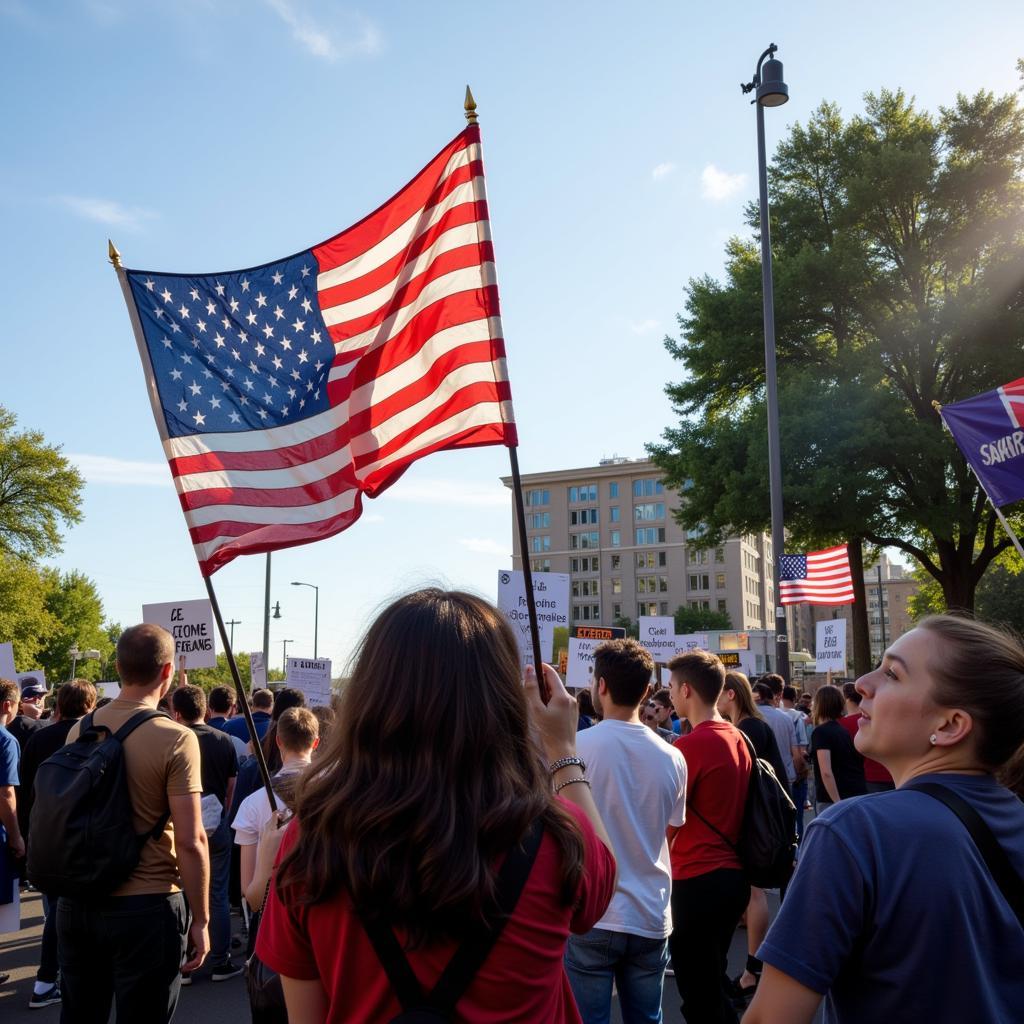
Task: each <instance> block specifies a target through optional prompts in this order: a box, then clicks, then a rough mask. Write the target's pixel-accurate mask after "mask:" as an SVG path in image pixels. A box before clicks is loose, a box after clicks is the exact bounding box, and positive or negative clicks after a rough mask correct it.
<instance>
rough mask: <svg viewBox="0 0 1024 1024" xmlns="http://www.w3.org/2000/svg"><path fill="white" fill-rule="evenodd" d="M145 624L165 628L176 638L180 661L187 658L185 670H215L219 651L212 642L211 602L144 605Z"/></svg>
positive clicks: (177, 654) (143, 616)
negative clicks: (181, 658) (149, 623)
mask: <svg viewBox="0 0 1024 1024" xmlns="http://www.w3.org/2000/svg"><path fill="white" fill-rule="evenodd" d="M142 621H143V622H151V623H153V624H154V625H156V626H163V627H164V629H166V630H167V632H168V633H170V634H171V636H173V637H174V651H175V654H176V656H177V657H176V658H175V668H177V658H180V657H182V656H184V658H185V668H186V669H189V668H216V667H217V649H216V647H215V646H214V641H213V608H211V606H210V602H209V601H203V600H200V601H170V602H167V603H165V604H144V605H143V606H142Z"/></svg>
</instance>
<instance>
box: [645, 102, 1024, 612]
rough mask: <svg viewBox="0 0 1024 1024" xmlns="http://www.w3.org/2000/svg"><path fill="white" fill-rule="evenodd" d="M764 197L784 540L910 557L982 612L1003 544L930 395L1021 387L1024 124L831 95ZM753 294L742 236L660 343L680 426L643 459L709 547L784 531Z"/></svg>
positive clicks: (965, 111) (1022, 115) (1010, 117)
mask: <svg viewBox="0 0 1024 1024" xmlns="http://www.w3.org/2000/svg"><path fill="white" fill-rule="evenodd" d="M770 196H771V214H772V251H773V260H774V271H775V282H776V293H775V308H776V320H777V344H778V366H779V405H780V419H781V425H780V439H781V446H782V472H783V496H784V502H785V511H786V528H787V530H788V531H789V533H790V535H791V543H792V544H793V546H794V548H796V549H800V548H806V547H813V546H819V545H825V544H828V543H835V542H839V541H844V540H851V541H852V542H853V547H854V549H855V554H857V555H859V554H860V545H861V543H862V542H864V541H866V542H868V543H870V544H872V545H875V546H878V547H890V546H891V547H897V548H900V549H902V550H903V551H906V552H907V553H908V554H910V555H911V556H912V557H913V558H915V559H916V560H917V562H918V563H919V564H920V565H921V566H922V568H923V569H924V570H925V571H926V572H927V573H928V574H929V575H930V576H931V577H932V578H933V579H934V580H935V581H936V582H937V583H938V584H939V586H940V587H941V588H942V592H943V596H944V599H945V602H946V604H947V605H948V606H950V607H962V608H971V607H973V604H974V595H975V589H976V587H977V584H978V581H979V579H980V578H981V576H982V575H983V573H984V572H985V570H986V569H987V568H988V566H989V565H990V564H991V562H992V560H993V559H994V558H996V557H997V556H998V555H999V554H1000V552H1002V551H1003V550H1004V549H1005V548H1006V547H1007V545H1008V544H1009V541H1008V539H1007V538H1006V537H1005V536H1004V535H1003V534H1002V531H1001V530H1000V528H999V527H998V523H997V520H996V517H995V515H994V514H993V512H992V509H991V507H990V506H988V505H987V504H986V501H985V496H984V494H983V493H982V492H981V491H980V489H979V487H978V485H977V482H976V480H975V479H974V477H973V475H972V474H971V473H970V471H969V470H968V468H967V466H966V464H965V462H964V460H963V458H962V457H961V456H960V454H959V452H958V451H957V449H956V447H955V445H954V444H953V442H952V440H951V439H950V438H949V437H948V435H947V434H946V433H945V432H944V431H943V428H942V425H941V421H940V419H939V416H938V414H937V412H936V410H935V408H934V406H933V402H939V403H941V404H945V403H947V402H953V401H957V400H960V399H962V398H966V397H968V396H970V395H973V394H976V393H978V392H980V391H984V390H986V389H989V388H993V387H995V386H997V385H999V384H1001V383H1004V382H1005V381H1007V380H1012V379H1014V378H1016V377H1019V376H1020V375H1021V358H1022V354H1024V276H1022V274H1021V272H1020V268H1021V266H1022V265H1024V112H1022V110H1021V108H1020V106H1019V104H1018V101H1017V98H1016V97H1015V96H1004V97H996V96H994V95H993V94H992V93H989V92H979V93H978V94H976V95H974V96H971V97H967V96H963V95H961V96H958V97H957V100H956V102H955V104H953V105H952V106H951V107H949V108H942V109H941V110H940V111H939V113H938V114H936V115H932V114H929V113H927V112H924V111H920V110H918V109H917V108H916V106H915V104H914V102H913V100H912V99H910V98H908V97H907V96H906V95H905V94H904V93H903V92H902V91H894V92H890V91H883V92H881V93H879V94H877V95H873V94H869V95H868V96H866V98H865V111H864V113H863V114H861V115H857V116H855V117H852V118H850V119H844V117H843V116H842V114H841V113H840V111H839V109H838V108H837V107H836V106H835V105H833V104H829V103H823V104H822V105H821V106H820V107H819V108H818V109H817V111H816V112H815V113H814V115H813V116H812V117H811V119H810V121H809V122H808V123H807V124H806V125H801V124H797V125H796V126H794V127H793V128H792V129H791V130H790V132H789V134H788V136H787V137H786V138H785V139H784V140H783V142H782V143H781V144H780V145H779V147H778V150H777V152H776V155H775V159H774V162H773V166H772V168H771V177H770ZM747 218H748V223H749V224H750V226H751V227H752V228H755V229H756V226H757V218H758V210H757V207H756V205H751V206H750V207H748V211H747ZM761 299H762V289H761V270H760V254H759V243H758V241H757V240H756V238H755V239H752V240H741V239H733V240H732V241H731V242H730V243H729V245H728V247H727V250H726V279H725V281H724V282H719V281H716V280H713V279H712V278H710V277H703V278H700V279H696V280H691V281H690V282H689V286H688V289H687V297H686V306H685V312H684V313H683V314H681V315H680V316H679V326H680V332H681V337H680V338H679V339H671V338H670V339H667V340H666V344H667V347H668V349H669V351H670V352H671V354H672V355H673V356H674V357H675V358H676V359H678V360H679V361H680V362H681V364H682V367H683V370H684V379H683V380H682V381H681V382H680V383H678V384H671V385H669V387H668V388H667V392H668V394H669V396H670V397H671V399H672V402H673V406H674V409H675V412H676V413H677V414H678V416H679V417H680V421H679V423H678V424H676V425H674V426H672V427H670V428H669V429H667V430H666V431H665V433H664V437H663V441H662V442H661V443H658V444H652V445H649V446H648V447H649V451H650V453H651V455H652V457H653V458H654V459H655V461H656V462H657V463H658V464H659V465H660V466H661V468H662V470H663V471H664V473H665V477H666V480H667V481H668V482H669V483H671V484H673V485H674V486H676V487H678V488H680V489H681V490H684V491H685V496H686V501H685V502H684V503H683V505H682V508H681V509H680V510H679V513H678V517H679V520H680V522H681V523H682V524H683V525H684V526H685V527H686V528H688V529H691V530H692V529H697V530H701V531H703V533H704V539H705V540H706V541H707V542H709V543H714V542H716V541H718V540H720V539H721V538H722V537H723V536H725V535H728V534H729V533H732V532H751V531H756V530H760V529H763V528H765V527H766V526H767V524H768V523H769V521H770V513H769V502H768V481H767V432H766V427H765V422H766V416H765V405H764V342H763V321H762V313H761ZM865 628H866V623H865Z"/></svg>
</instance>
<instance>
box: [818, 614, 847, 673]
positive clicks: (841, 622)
mask: <svg viewBox="0 0 1024 1024" xmlns="http://www.w3.org/2000/svg"><path fill="white" fill-rule="evenodd" d="M814 650H815V661H816V662H817V666H816V667H817V669H818V671H819V672H829V671H831V672H839V673H843V672H845V671H846V619H825V620H824V621H822V622H819V623H818V624H817V627H816V630H815V645H814Z"/></svg>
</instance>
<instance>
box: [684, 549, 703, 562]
mask: <svg viewBox="0 0 1024 1024" xmlns="http://www.w3.org/2000/svg"><path fill="white" fill-rule="evenodd" d="M686 559H687V561H688V562H689V563H690V565H707V564H708V552H707V551H705V550H704V549H703V548H687V549H686Z"/></svg>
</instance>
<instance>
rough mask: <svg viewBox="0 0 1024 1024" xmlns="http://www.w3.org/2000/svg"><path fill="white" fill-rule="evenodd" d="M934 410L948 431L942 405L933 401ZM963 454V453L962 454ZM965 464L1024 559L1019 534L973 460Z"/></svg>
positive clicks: (951, 432) (966, 460) (1023, 548)
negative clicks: (990, 492)
mask: <svg viewBox="0 0 1024 1024" xmlns="http://www.w3.org/2000/svg"><path fill="white" fill-rule="evenodd" d="M932 408H933V409H934V410H935V411H936V412H937V413H938V414H939V419H940V420H942V425H943V426H944V427H945V428H946V430H949V424H948V423H947V422H946V417H945V416H943V415H942V405H941V403H940V402H937V401H935V400H933V401H932ZM949 433H950V435H951V436H952V434H953V431H952V430H949ZM953 440H954V442H955V441H956V438H955V437H954V438H953ZM961 454H963V453H962V452H961ZM964 462H966V463H967V468H968V469H969V470H970V471H971V472H972V473H973V474H974V479H975V480H977V481H978V486H979V487H980V488H981V492H982V494H984V495H985V497H986V498H988V503H989V504H990V505H991V506H992V508H993V509H994V510H995V513H996V515H997V516H998V517H999V522H1000V523H1002V524H1003V529H1004V530H1005V531H1006V534H1007V536H1008V537H1009V538H1010V540H1011V541H1013V546H1014V547H1015V548H1016V549H1017V554H1018V555H1020V557H1021V558H1024V547H1021V543H1020V540H1019V539H1018V538H1017V534H1015V533H1014V532H1013V528H1012V527H1011V526H1010V524H1009V523H1008V522H1007V521H1006V516H1004V515H1003V510H1002V509H1001V508H1000V507H999V506H998V505H997V504H996V503H995V502H994V501H993V500H992V495H991V494H989V493H988V488H987V487H986V486H985V484H984V482H983V481H982V479H981V477H980V476H978V474H977V471H976V470H975V468H974V467H973V466H972V465H971V460H970V459H968V458H965V459H964Z"/></svg>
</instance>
